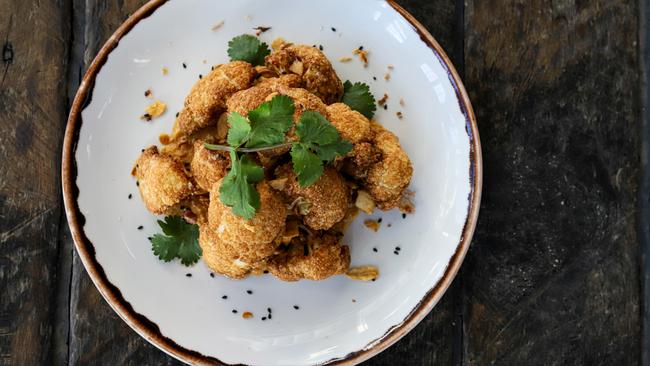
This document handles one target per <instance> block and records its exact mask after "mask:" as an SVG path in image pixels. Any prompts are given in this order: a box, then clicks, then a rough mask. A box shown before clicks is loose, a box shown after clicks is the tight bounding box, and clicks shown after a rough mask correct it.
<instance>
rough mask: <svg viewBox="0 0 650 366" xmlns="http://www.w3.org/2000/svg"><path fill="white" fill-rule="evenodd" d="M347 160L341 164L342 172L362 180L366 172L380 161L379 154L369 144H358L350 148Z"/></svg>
mask: <svg viewBox="0 0 650 366" xmlns="http://www.w3.org/2000/svg"><path fill="white" fill-rule="evenodd" d="M347 156H348V158H347V159H346V160H345V161H344V163H343V168H342V170H343V172H345V173H346V174H349V175H350V176H352V177H354V178H356V179H360V180H363V179H365V178H366V177H367V176H368V170H369V169H370V168H371V167H372V166H373V165H375V164H376V163H378V162H379V161H380V160H381V152H380V151H379V149H377V148H376V147H375V146H373V144H372V143H370V142H358V143H356V144H354V145H353V146H352V151H350V152H349V153H348V155H347Z"/></svg>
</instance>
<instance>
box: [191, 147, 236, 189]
mask: <svg viewBox="0 0 650 366" xmlns="http://www.w3.org/2000/svg"><path fill="white" fill-rule="evenodd" d="M229 167H230V157H229V156H228V153H227V152H225V151H212V150H208V149H206V148H205V146H204V143H203V140H196V141H195V142H194V156H193V157H192V162H191V164H190V170H191V171H192V176H193V177H194V180H195V181H196V184H197V185H198V186H199V187H200V188H201V189H203V190H205V191H207V192H209V191H210V189H211V188H212V186H213V185H214V183H216V182H217V181H218V180H220V179H221V178H223V177H225V176H226V174H227V173H228V168H229Z"/></svg>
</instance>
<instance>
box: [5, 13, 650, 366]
mask: <svg viewBox="0 0 650 366" xmlns="http://www.w3.org/2000/svg"><path fill="white" fill-rule="evenodd" d="M144 2H145V0H137V1H136V0H119V1H100V0H51V1H47V2H43V1H38V0H25V1H17V0H0V9H2V11H0V46H2V47H3V49H2V51H3V54H2V56H3V58H2V61H0V121H1V122H2V127H3V128H2V133H1V134H0V162H1V163H0V164H2V165H1V168H2V169H0V366H2V365H21V366H22V365H39V364H42V365H66V364H69V365H105V364H106V365H179V364H180V363H178V362H177V361H175V360H173V359H172V358H171V357H169V356H167V355H165V354H164V353H162V352H161V351H159V350H157V349H156V348H155V347H153V346H151V345H150V344H149V343H147V342H146V341H145V340H143V339H142V338H140V337H139V336H138V335H137V334H135V332H133V331H132V330H131V329H130V328H129V327H128V326H127V325H126V324H125V323H124V322H123V321H121V320H120V319H119V318H118V317H117V316H116V315H115V313H114V312H113V310H112V309H111V308H110V307H109V306H108V305H107V304H106V302H105V301H104V300H103V299H102V298H101V296H100V295H99V293H98V292H97V290H96V289H95V287H94V286H93V284H92V283H91V281H90V279H89V278H88V275H87V274H86V271H85V269H84V268H83V266H82V265H81V262H80V261H79V258H78V257H77V255H76V253H75V252H74V250H73V245H72V242H71V239H70V236H69V232H68V231H67V224H66V222H65V219H64V218H63V217H62V215H61V213H62V208H61V199H60V189H59V184H60V183H59V182H60V172H59V156H60V147H61V138H62V133H63V127H64V125H65V120H66V115H67V106H68V105H69V99H70V98H71V97H72V96H73V95H74V92H75V91H76V88H77V85H78V82H79V79H80V77H81V76H82V75H83V72H84V71H85V67H87V66H88V64H89V63H90V61H91V60H92V58H93V57H94V56H95V54H96V53H97V51H98V49H99V47H101V45H102V44H103V42H104V41H105V40H106V39H107V38H108V37H109V36H110V34H112V32H113V31H114V30H115V29H116V28H117V27H118V26H119V25H120V24H121V23H122V22H123V21H124V19H126V17H127V16H128V15H129V14H131V13H132V12H133V11H135V10H136V9H137V8H138V7H140V6H141V5H142V4H143V3H144ZM399 3H400V4H401V5H402V6H404V7H405V8H406V9H407V10H409V11H411V12H412V13H413V14H415V15H416V17H417V18H418V19H419V20H421V21H422V23H423V24H424V25H425V26H427V28H428V29H429V30H430V31H431V33H432V34H433V35H434V36H435V37H436V38H437V39H438V41H439V42H440V43H441V44H442V46H443V47H444V48H445V49H446V50H447V51H448V53H449V55H450V57H451V58H452V61H453V62H454V64H455V65H456V67H457V69H459V71H460V72H461V76H464V80H465V83H466V86H467V89H468V91H469V93H470V96H471V98H472V101H473V105H474V107H475V109H476V113H477V117H478V121H479V128H480V132H481V138H482V142H483V149H484V150H483V152H484V154H483V155H484V159H485V183H484V184H485V185H484V193H483V204H482V208H481V210H482V211H481V216H480V219H479V225H478V228H477V233H476V235H475V240H474V243H473V244H472V247H471V248H470V252H469V254H468V258H467V260H466V263H465V264H464V265H463V268H462V269H461V272H460V274H459V276H458V277H457V279H456V280H455V281H454V284H453V285H452V287H451V288H450V290H449V291H448V292H447V293H446V294H445V296H444V297H443V298H442V300H441V301H440V303H439V304H438V305H437V306H436V308H435V309H434V310H433V311H432V313H431V314H430V315H429V316H427V317H426V318H425V320H424V321H423V322H422V323H421V324H420V325H419V326H417V327H416V328H415V329H414V330H413V331H412V332H411V333H409V334H408V335H407V336H406V337H404V338H403V339H402V340H401V341H399V342H398V343H396V344H395V345H394V346H393V347H391V348H389V349H388V350H387V351H385V352H383V353H381V354H380V355H378V356H376V357H375V358H373V359H371V360H369V361H367V362H366V363H365V364H366V365H378V366H379V365H449V364H453V365H492V364H495V365H521V364H525V365H565V364H571V365H584V364H588V365H612V364H614V365H616V364H621V365H630V364H638V363H639V361H640V359H641V350H642V344H641V339H642V338H641V313H642V310H641V308H640V306H641V304H642V302H641V298H640V294H641V292H640V277H639V259H638V256H637V251H638V249H639V248H638V246H639V244H638V242H639V240H638V238H637V231H636V229H637V227H636V225H647V222H646V221H640V222H636V217H637V216H636V215H637V211H636V207H637V203H638V202H637V194H636V191H637V188H638V187H637V184H638V181H639V179H640V176H641V171H642V169H643V167H642V165H641V164H642V163H641V161H640V159H639V151H640V146H641V141H640V136H639V131H640V122H639V113H640V112H639V111H640V110H641V107H642V106H641V102H640V100H641V99H640V98H641V96H642V94H641V89H640V86H639V81H638V80H639V77H640V73H639V70H640V68H641V67H642V66H641V65H640V64H639V50H638V45H637V44H636V42H637V37H638V33H639V31H640V30H641V31H643V29H641V28H640V26H639V23H638V21H639V17H638V15H637V14H638V13H639V3H640V2H638V1H633V0H617V1H605V0H594V1H584V0H571V1H569V0H553V1H551V0H530V1H522V0H485V1H484V0H467V1H465V2H464V1H462V0H429V1H427V0H401V1H399ZM644 39H645V38H644ZM646 67H647V66H646ZM646 133H647V130H646ZM646 138H647V137H646ZM646 165H647V163H646ZM646 174H647V172H646ZM646 197H647V195H646ZM644 207H647V205H646V206H644ZM646 219H647V216H646ZM644 220H645V219H644ZM644 232H647V230H646V231H644ZM645 348H646V349H647V345H646V347H645Z"/></svg>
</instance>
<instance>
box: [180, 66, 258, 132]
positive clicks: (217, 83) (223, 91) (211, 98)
mask: <svg viewBox="0 0 650 366" xmlns="http://www.w3.org/2000/svg"><path fill="white" fill-rule="evenodd" d="M255 75H256V73H255V69H254V68H253V66H251V64H249V63H247V62H243V61H233V62H231V63H229V64H223V65H219V66H217V67H215V68H214V70H212V72H210V73H209V74H208V75H206V76H205V77H203V78H202V79H200V80H199V81H198V82H197V83H196V84H194V87H192V90H191V91H190V94H189V95H188V96H187V98H186V99H185V106H184V108H183V110H182V111H181V112H180V115H179V116H178V128H179V130H180V131H181V132H183V133H184V134H187V135H189V134H191V133H192V132H195V131H197V130H199V129H201V128H203V127H206V126H209V125H212V124H215V123H216V122H217V119H218V118H219V115H220V114H221V113H222V112H224V111H225V110H226V99H228V97H230V96H231V95H232V94H233V93H235V92H237V91H239V90H243V89H246V88H248V87H250V86H251V83H252V82H253V78H254V77H255Z"/></svg>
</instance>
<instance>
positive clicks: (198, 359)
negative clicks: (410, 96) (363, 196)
mask: <svg viewBox="0 0 650 366" xmlns="http://www.w3.org/2000/svg"><path fill="white" fill-rule="evenodd" d="M166 2H167V0H150V1H149V2H148V3H146V4H145V5H143V6H142V7H141V8H140V9H138V10H137V11H136V12H135V13H133V14H132V15H131V16H130V17H129V18H128V19H127V20H126V21H125V22H124V23H123V24H122V25H121V26H120V27H119V28H118V29H117V30H116V31H115V33H113V35H111V37H110V38H109V39H108V40H107V41H106V43H105V44H104V46H103V47H102V48H101V50H100V51H99V53H98V54H97V56H96V57H95V59H94V60H93V62H92V63H91V65H90V67H89V68H88V71H87V72H86V74H85V75H84V78H83V80H82V81H81V84H80V85H79V90H78V91H77V94H76V96H75V99H74V101H73V103H72V108H71V110H70V116H69V117H68V123H67V127H66V130H65V138H64V141H63V154H62V162H61V181H62V186H63V201H64V204H65V212H66V216H67V219H68V223H69V225H70V231H71V233H72V237H73V239H74V243H75V247H76V248H77V252H78V253H79V256H80V257H81V261H82V262H83V264H84V267H86V270H87V271H88V274H89V275H90V278H91V279H92V281H93V283H94V284H95V286H96V287H97V289H98V290H99V292H100V293H101V294H102V296H103V297H104V299H106V301H107V302H108V304H109V305H110V306H111V307H112V308H113V310H115V312H117V314H118V315H119V316H120V317H121V318H122V319H123V320H124V321H125V322H126V323H127V324H128V325H129V326H130V327H131V328H133V330H135V331H136V332H137V333H138V334H139V335H140V336H142V337H143V338H145V339H146V340H147V341H149V342H151V343H152V344H154V345H155V346H156V347H158V348H160V349H161V350H163V351H164V352H166V353H168V354H169V355H171V356H173V357H175V358H177V359H179V360H181V361H183V362H186V363H191V364H199V365H207V364H224V363H223V362H221V361H219V360H217V359H215V358H213V357H209V356H206V355H203V354H201V353H199V352H196V351H192V350H189V349H187V348H184V347H182V346H180V345H179V344H177V343H176V342H174V341H173V340H172V339H169V338H167V337H165V336H164V335H162V333H161V332H160V329H159V328H158V326H157V325H156V324H155V323H154V322H152V321H151V320H149V319H147V318H146V317H145V316H144V315H142V314H139V313H137V312H136V311H135V310H134V309H133V307H132V306H131V304H130V303H129V302H128V301H126V300H125V299H124V297H123V296H122V294H121V292H120V290H119V289H118V288H117V287H116V286H115V285H113V284H112V283H110V282H109V281H108V278H107V277H106V273H105V272H104V269H103V268H102V267H101V265H100V264H99V263H98V262H97V259H96V258H95V248H94V247H93V245H92V243H91V242H90V240H88V238H87V237H86V234H85V232H84V229H83V226H84V222H85V218H84V216H83V214H82V213H81V211H80V210H79V206H78V203H77V197H78V194H79V190H78V187H77V183H76V178H77V166H76V160H75V159H74V154H75V152H76V148H77V142H78V137H79V131H80V129H81V123H82V121H81V112H82V110H83V109H84V108H85V107H86V105H87V104H88V103H89V102H90V99H91V98H92V91H93V88H94V83H95V77H96V76H97V74H98V72H99V70H100V69H101V68H102V66H103V65H104V64H105V63H106V60H107V58H108V55H109V54H110V53H111V51H113V49H115V48H116V47H117V45H118V44H119V42H120V39H122V37H124V36H125V35H126V34H127V33H128V32H129V31H130V30H131V29H132V28H133V27H134V26H135V25H136V24H137V23H138V22H139V21H140V20H142V19H145V18H147V17H148V16H150V15H151V14H153V12H154V11H155V10H156V9H158V7H160V6H161V5H163V4H164V3H166ZM387 2H388V4H389V5H390V6H392V7H393V8H394V9H395V10H396V11H397V12H398V13H399V14H401V15H402V16H403V17H404V18H405V19H406V20H407V21H408V22H409V23H410V24H411V25H412V26H413V28H414V30H415V31H416V32H417V33H418V34H419V35H420V38H421V39H422V41H423V42H424V43H425V44H426V45H427V46H428V47H429V48H430V49H431V50H432V51H433V53H434V55H435V56H436V57H437V58H438V59H439V60H440V61H441V63H442V65H443V66H444V67H445V68H446V71H447V74H448V77H449V80H450V82H451V84H452V86H453V87H454V89H455V92H456V95H457V98H458V100H459V105H460V109H461V112H462V113H463V114H464V116H465V119H466V130H467V134H468V137H469V139H470V156H469V158H470V184H471V191H470V196H469V198H468V200H469V207H468V214H467V218H466V221H465V226H464V228H463V233H462V236H461V240H460V243H459V244H458V247H457V249H456V252H455V253H454V255H453V257H452V258H451V260H450V261H449V264H448V266H447V269H446V270H445V273H444V275H443V277H442V278H441V279H440V280H439V281H438V282H437V283H436V285H435V286H434V287H433V288H432V289H431V290H429V291H428V292H427V294H426V295H425V296H424V297H423V298H422V300H421V301H420V302H419V303H418V305H417V306H416V307H415V308H414V309H413V310H412V311H411V313H410V314H409V315H408V316H407V317H406V318H405V319H404V320H403V321H402V322H401V323H400V324H397V325H394V326H393V327H391V328H390V329H389V330H388V331H387V332H386V333H385V334H384V335H383V336H382V337H379V338H378V339H376V340H374V341H372V342H370V343H369V344H368V345H367V346H365V347H364V348H363V349H361V350H359V351H356V352H353V353H350V354H348V355H346V356H345V357H343V358H338V359H332V360H329V361H327V362H325V363H324V364H327V365H355V364H357V363H359V362H362V361H364V360H367V359H369V358H370V357H372V356H374V355H376V354H378V353H379V352H381V351H383V350H385V349H386V348H388V347H389V346H391V345H392V344H393V343H395V342H397V341H398V340H399V339H400V338H402V337H403V336H404V335H405V334H406V333H408V332H409V331H410V330H412V329H413V328H414V327H415V326H416V325H417V324H418V323H419V322H420V321H421V320H422V319H423V318H424V317H425V316H426V315H427V314H428V313H429V312H430V311H431V309H433V306H434V305H435V304H436V303H437V302H438V300H440V298H441V297H442V295H443V294H444V293H445V291H446V290H447V288H448V287H449V286H450V285H451V282H452V281H453V279H454V277H455V276H456V273H457V272H458V269H459V268H460V265H461V263H462V262H463V259H464V257H465V254H466V253H467V250H468V249H469V245H470V242H471V239H472V235H473V233H474V228H475V227H476V221H477V218H478V211H479V206H480V201H481V187H482V181H483V175H482V170H483V163H482V156H481V143H480V140H479V134H478V128H477V125H476V118H475V117H474V112H473V110H472V105H471V103H470V101H469V97H468V95H467V92H466V91H465V88H464V86H463V84H462V82H461V80H460V77H459V76H458V73H457V72H456V70H455V69H454V67H453V65H452V64H451V61H450V60H449V58H448V57H447V55H446V54H445V52H444V51H443V50H442V47H440V45H439V44H438V42H437V41H436V40H435V39H434V38H433V36H432V35H431V34H430V33H429V32H428V31H427V30H426V28H425V27H424V26H422V24H420V22H418V21H417V20H416V19H415V18H414V17H413V16H412V15H411V14H410V13H408V12H407V11H406V10H404V9H403V8H402V7H401V6H399V5H398V4H396V3H395V1H394V0H387Z"/></svg>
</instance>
